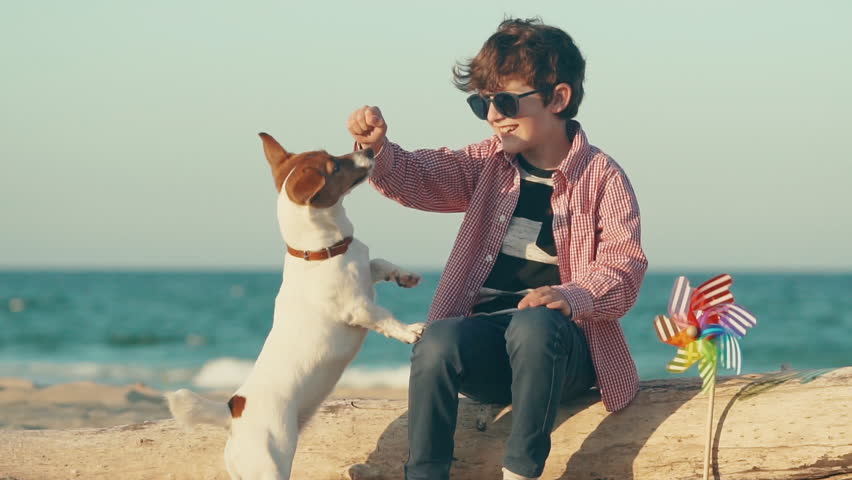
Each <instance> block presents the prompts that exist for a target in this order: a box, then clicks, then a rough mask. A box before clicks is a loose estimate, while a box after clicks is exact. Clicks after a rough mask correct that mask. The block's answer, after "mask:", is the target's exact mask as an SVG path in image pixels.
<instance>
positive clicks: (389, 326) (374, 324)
mask: <svg viewBox="0 0 852 480" xmlns="http://www.w3.org/2000/svg"><path fill="white" fill-rule="evenodd" d="M349 325H352V326H354V327H362V328H366V329H369V330H373V331H375V332H378V333H381V334H382V335H384V336H386V337H389V338H395V339H397V340H399V341H400V342H403V343H414V342H416V341H417V340H420V335H422V334H423V329H424V328H425V327H424V325H423V324H422V323H413V324H411V325H407V324H405V323H402V322H400V321H399V320H397V319H396V317H394V316H393V314H392V313H391V312H390V311H388V310H387V309H386V308H383V307H380V306H378V305H376V304H375V303H372V302H369V301H367V300H364V301H362V302H360V303H359V304H358V306H357V307H355V308H354V309H353V311H352V315H351V318H350V321H349Z"/></svg>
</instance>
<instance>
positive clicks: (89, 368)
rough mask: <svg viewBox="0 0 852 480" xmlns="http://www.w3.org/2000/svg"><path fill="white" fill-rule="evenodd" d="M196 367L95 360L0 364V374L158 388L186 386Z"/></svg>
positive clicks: (43, 381) (41, 381)
mask: <svg viewBox="0 0 852 480" xmlns="http://www.w3.org/2000/svg"><path fill="white" fill-rule="evenodd" d="M196 371H197V369H194V368H184V367H171V368H158V367H151V366H142V365H125V364H114V363H96V362H69V363H53V362H30V363H0V376H7V377H23V378H27V379H30V380H32V381H34V382H36V383H38V384H42V385H45V384H48V385H49V384H55V383H65V382H76V381H92V382H100V383H110V384H128V383H144V384H147V385H151V386H155V387H158V388H163V387H172V386H181V385H189V384H190V382H191V381H192V378H193V376H194V375H195V373H196Z"/></svg>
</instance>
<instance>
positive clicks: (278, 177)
mask: <svg viewBox="0 0 852 480" xmlns="http://www.w3.org/2000/svg"><path fill="white" fill-rule="evenodd" d="M258 135H260V139H261V140H262V141H263V153H264V154H266V161H267V162H269V166H270V168H272V179H273V180H274V181H275V188H276V189H277V190H278V191H279V192H280V191H281V185H282V184H283V183H284V179H285V178H287V174H288V173H290V172H289V170H288V169H286V168H285V167H284V164H285V163H286V161H287V159H288V158H290V157H291V156H292V154H290V153H288V152H287V150H284V147H282V146H281V144H279V143H278V142H277V141H276V140H275V139H274V138H272V135H269V134H268V133H263V132H261V133H259V134H258Z"/></svg>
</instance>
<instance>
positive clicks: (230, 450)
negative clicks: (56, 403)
mask: <svg viewBox="0 0 852 480" xmlns="http://www.w3.org/2000/svg"><path fill="white" fill-rule="evenodd" d="M260 137H261V139H262V140H263V150H264V152H265V153H266V158H267V160H268V161H269V164H270V166H271V167H272V175H273V177H274V179H275V186H276V188H277V189H278V191H279V195H278V222H279V225H280V228H281V234H282V236H283V237H284V240H285V242H286V244H287V250H288V252H289V255H287V256H286V260H285V261H284V272H285V279H284V281H283V282H282V283H281V289H280V290H279V292H278V296H277V297H276V299H275V314H274V321H273V324H272V329H271V331H270V332H269V335H268V336H267V338H266V342H265V343H264V345H263V349H262V350H261V352H260V355H259V356H258V357H257V361H256V362H255V364H254V368H253V369H252V370H251V373H250V374H249V376H248V378H247V379H246V381H245V383H243V385H242V386H241V387H240V388H239V389H237V391H236V392H235V393H234V395H233V397H231V399H230V400H229V401H228V403H227V404H225V403H224V402H222V403H219V402H215V401H212V400H208V399H205V398H202V397H200V396H198V395H196V394H194V393H192V392H191V391H189V390H186V389H182V390H178V391H177V392H174V393H168V394H166V397H167V399H168V402H169V409H170V410H171V412H172V415H173V416H174V417H175V419H177V420H178V421H179V422H180V423H183V424H186V425H193V424H198V423H209V424H214V425H221V426H223V427H226V428H230V435H229V438H228V443H227V444H226V446H225V465H226V467H227V469H228V473H229V474H230V475H231V478H233V479H241V480H273V479H275V480H285V479H288V478H290V468H291V465H292V462H293V456H294V455H295V453H296V442H297V439H298V434H299V431H300V429H301V428H302V427H303V426H304V425H305V423H306V422H307V421H308V419H309V418H310V417H311V415H312V414H313V413H314V411H315V410H316V409H317V407H318V406H319V405H320V404H321V403H322V401H323V400H324V399H325V398H326V396H327V395H328V394H329V393H330V392H331V390H332V388H333V387H334V385H335V384H336V383H337V381H338V380H339V379H340V376H341V374H342V373H343V370H344V368H345V367H346V366H347V365H348V364H349V362H351V361H352V359H353V358H354V357H355V355H356V354H357V353H358V350H359V349H360V348H361V345H362V344H363V342H364V337H365V336H366V335H367V330H368V329H369V330H375V331H376V332H379V333H381V334H383V335H386V336H388V337H391V338H395V339H397V340H400V341H402V342H405V343H414V342H416V341H417V340H418V339H419V338H420V335H421V333H422V332H423V324H421V323H418V324H413V325H406V324H404V323H401V322H399V320H397V319H396V318H394V316H393V314H391V313H390V312H389V311H388V310H386V309H384V308H382V307H380V306H378V305H376V304H375V303H374V302H373V297H374V289H373V285H374V283H376V282H379V281H383V280H384V281H389V280H392V281H396V282H397V283H398V284H399V285H401V286H403V287H413V286H415V285H417V284H418V283H419V282H420V276H418V275H417V274H414V273H411V272H408V271H405V270H403V269H401V268H399V267H397V266H395V265H393V264H392V263H390V262H388V261H385V260H380V259H375V260H370V258H369V253H368V250H367V247H366V245H364V244H363V243H361V242H359V241H358V240H355V239H353V237H352V233H353V227H352V224H351V223H350V222H349V220H348V219H347V218H346V212H345V211H344V209H343V206H342V205H341V203H342V202H341V201H342V199H343V196H344V195H345V194H346V193H348V192H349V191H350V190H352V188H353V187H355V186H356V185H358V184H360V183H362V182H363V181H364V180H365V179H366V178H367V175H368V174H369V172H370V169H371V168H372V166H373V160H372V152H371V151H370V150H366V151H361V152H354V153H352V154H349V155H344V156H342V157H334V156H331V155H329V154H328V153H326V152H324V151H314V152H306V153H301V154H292V153H288V152H287V151H285V150H284V149H283V148H282V147H281V145H279V144H278V142H277V141H275V139H273V138H272V137H271V136H269V135H267V134H265V133H261V134H260Z"/></svg>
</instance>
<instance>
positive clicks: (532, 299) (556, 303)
mask: <svg viewBox="0 0 852 480" xmlns="http://www.w3.org/2000/svg"><path fill="white" fill-rule="evenodd" d="M541 305H544V306H546V307H547V308H552V309H553V310H559V311H560V312H562V314H563V315H565V316H566V317H570V316H571V305H568V301H567V300H565V297H563V296H562V294H561V293H559V292H558V291H557V290H555V289H554V288H552V287H538V288H536V289H535V290H533V291H531V292H530V293H528V294H527V296H526V297H524V298H522V299H521V301H520V302H519V303H518V308H520V309H521V310H523V309H524V308H528V307H539V306H541Z"/></svg>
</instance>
